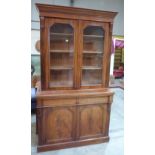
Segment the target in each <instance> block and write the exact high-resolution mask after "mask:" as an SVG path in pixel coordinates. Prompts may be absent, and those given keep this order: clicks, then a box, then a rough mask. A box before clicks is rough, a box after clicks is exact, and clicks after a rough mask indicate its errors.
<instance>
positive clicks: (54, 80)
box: [47, 19, 77, 89]
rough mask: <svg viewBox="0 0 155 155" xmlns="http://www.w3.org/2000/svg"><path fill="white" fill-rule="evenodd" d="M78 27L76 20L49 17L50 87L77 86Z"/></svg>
mask: <svg viewBox="0 0 155 155" xmlns="http://www.w3.org/2000/svg"><path fill="white" fill-rule="evenodd" d="M76 27H77V23H76V21H74V20H65V19H47V28H48V31H47V34H48V35H47V36H48V45H47V51H48V52H47V53H48V58H47V60H48V73H49V75H48V77H47V79H48V87H49V88H52V89H62V88H63V89H72V88H73V87H74V86H75V81H76V75H75V70H76V68H75V66H76V65H75V63H76V60H75V59H76V38H77V37H76V36H77V32H76V30H77V29H76Z"/></svg>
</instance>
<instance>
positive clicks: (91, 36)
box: [83, 35, 104, 38]
mask: <svg viewBox="0 0 155 155" xmlns="http://www.w3.org/2000/svg"><path fill="white" fill-rule="evenodd" d="M83 36H84V37H89V38H104V36H101V35H83Z"/></svg>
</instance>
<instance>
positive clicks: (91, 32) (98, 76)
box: [79, 21, 108, 87]
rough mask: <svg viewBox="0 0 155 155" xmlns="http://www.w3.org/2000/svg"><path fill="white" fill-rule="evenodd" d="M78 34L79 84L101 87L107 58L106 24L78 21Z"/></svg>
mask: <svg viewBox="0 0 155 155" xmlns="http://www.w3.org/2000/svg"><path fill="white" fill-rule="evenodd" d="M80 34H81V36H80V40H81V46H80V57H81V59H80V60H79V64H80V68H79V70H80V74H81V75H80V86H81V87H102V86H104V83H105V82H104V75H105V74H106V73H105V67H106V59H108V57H106V52H107V47H108V46H107V44H108V24H106V23H99V22H89V21H80Z"/></svg>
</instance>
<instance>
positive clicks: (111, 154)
mask: <svg viewBox="0 0 155 155" xmlns="http://www.w3.org/2000/svg"><path fill="white" fill-rule="evenodd" d="M113 90H114V92H115V95H114V100H113V104H112V108H111V116H110V117H111V119H110V129H109V136H110V141H109V142H108V143H102V144H95V145H87V146H82V147H75V148H69V149H62V150H56V151H47V152H42V153H37V135H36V134H35V128H36V124H35V122H36V121H35V117H36V116H35V115H32V117H31V123H32V124H31V125H32V127H31V130H32V131H31V145H32V147H31V155H123V154H124V142H123V141H124V91H123V90H122V89H120V88H113Z"/></svg>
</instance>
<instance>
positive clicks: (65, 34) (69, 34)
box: [50, 33, 73, 36]
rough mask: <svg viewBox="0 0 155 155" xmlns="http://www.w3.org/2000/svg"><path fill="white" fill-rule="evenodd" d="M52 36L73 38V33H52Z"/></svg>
mask: <svg viewBox="0 0 155 155" xmlns="http://www.w3.org/2000/svg"><path fill="white" fill-rule="evenodd" d="M50 34H51V35H56V36H73V34H72V33H50Z"/></svg>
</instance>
